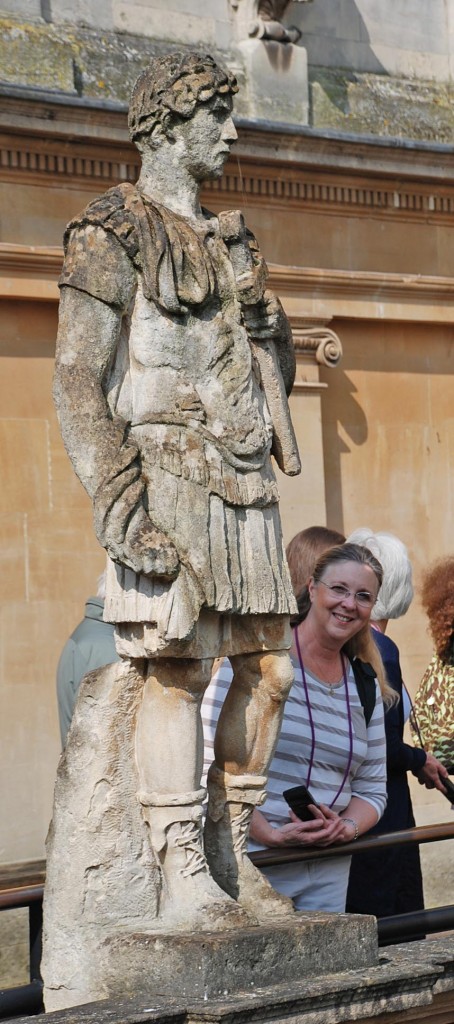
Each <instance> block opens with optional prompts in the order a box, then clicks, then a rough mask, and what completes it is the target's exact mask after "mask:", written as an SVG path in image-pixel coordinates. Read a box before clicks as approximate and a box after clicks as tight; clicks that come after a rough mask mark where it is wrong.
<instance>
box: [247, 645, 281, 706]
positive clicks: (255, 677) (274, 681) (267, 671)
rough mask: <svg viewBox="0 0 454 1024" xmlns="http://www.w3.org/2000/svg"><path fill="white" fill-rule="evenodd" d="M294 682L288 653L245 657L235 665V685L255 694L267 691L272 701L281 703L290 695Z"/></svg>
mask: <svg viewBox="0 0 454 1024" xmlns="http://www.w3.org/2000/svg"><path fill="white" fill-rule="evenodd" d="M293 680H294V669H293V665H292V662H291V660H290V655H289V654H288V652H287V651H276V652H272V653H270V654H265V655H253V656H249V657H243V659H242V660H241V662H240V663H239V664H237V665H235V675H234V685H235V688H236V690H237V691H238V690H241V689H243V690H244V691H246V692H249V693H253V691H254V690H257V689H260V690H261V691H262V693H263V691H266V692H267V693H268V695H269V697H270V698H271V700H272V701H275V702H277V703H281V702H282V701H285V700H286V699H287V697H288V695H289V692H290V689H291V686H292V683H293Z"/></svg>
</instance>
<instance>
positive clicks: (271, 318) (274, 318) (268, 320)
mask: <svg viewBox="0 0 454 1024" xmlns="http://www.w3.org/2000/svg"><path fill="white" fill-rule="evenodd" d="M242 314H243V321H244V325H245V327H246V330H247V332H248V334H249V335H250V336H251V338H253V339H254V341H268V340H270V339H273V341H279V339H280V337H281V336H282V334H283V333H284V332H285V323H286V317H285V313H284V311H283V309H282V306H281V303H280V302H279V299H276V297H275V296H274V295H271V296H269V297H267V296H265V298H264V299H263V301H262V302H258V303H257V304H256V305H254V306H246V305H244V306H242Z"/></svg>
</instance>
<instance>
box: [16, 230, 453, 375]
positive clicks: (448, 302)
mask: <svg viewBox="0 0 454 1024" xmlns="http://www.w3.org/2000/svg"><path fill="white" fill-rule="evenodd" d="M62 259H63V251H62V249H61V248H60V246H33V245H16V244H13V243H10V242H0V298H3V299H19V298H20V299H29V300H30V301H39V300H42V301H58V294H59V293H58V287H57V281H58V277H59V274H60V270H61V265H62ZM269 271H270V277H269V284H270V287H271V288H272V289H273V291H275V292H276V294H277V295H280V296H281V298H282V299H283V302H284V305H285V308H286V311H287V314H288V315H289V317H290V320H291V323H292V328H293V331H294V333H295V338H296V349H297V351H298V352H300V353H301V354H302V353H304V352H306V353H307V352H309V351H315V352H317V351H318V349H319V346H320V345H321V346H322V348H321V349H320V351H321V352H322V351H323V345H325V355H326V357H327V358H328V360H329V359H331V363H330V362H329V361H328V363H326V362H325V356H323V357H321V363H322V364H323V365H336V359H338V356H339V357H340V355H341V343H340V340H339V338H338V337H337V335H335V334H334V332H333V331H332V330H331V329H328V328H327V327H326V325H327V324H328V323H330V321H331V320H332V319H333V317H336V319H342V318H345V317H346V316H348V317H349V318H356V319H370V318H372V317H374V318H376V317H379V318H380V319H382V320H386V319H399V320H407V321H416V322H426V323H449V324H451V323H454V306H453V302H452V292H453V281H452V279H451V278H450V277H423V276H422V275H418V274H388V273H378V272H375V271H348V270H330V269H323V270H320V269H315V268H312V267H286V266H280V265H277V264H269ZM325 337H326V343H325V342H324V338H325ZM331 346H333V349H332V350H331ZM337 346H340V350H339V349H338V348H337ZM319 361H320V360H319Z"/></svg>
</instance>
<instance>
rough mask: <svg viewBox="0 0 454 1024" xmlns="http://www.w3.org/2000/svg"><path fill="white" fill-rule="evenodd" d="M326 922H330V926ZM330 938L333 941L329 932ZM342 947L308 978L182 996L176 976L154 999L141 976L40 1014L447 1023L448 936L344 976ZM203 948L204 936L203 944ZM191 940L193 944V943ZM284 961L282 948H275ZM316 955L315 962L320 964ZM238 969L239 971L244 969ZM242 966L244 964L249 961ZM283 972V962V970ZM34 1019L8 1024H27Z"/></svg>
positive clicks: (295, 1023)
mask: <svg viewBox="0 0 454 1024" xmlns="http://www.w3.org/2000/svg"><path fill="white" fill-rule="evenodd" d="M332 921H333V918H331V919H330V923H332ZM337 938H338V940H339V939H340V936H339V934H337ZM344 940H345V941H346V945H345V946H344V947H341V946H340V947H339V950H338V955H339V958H341V957H342V956H343V957H344V959H345V961H346V962H345V964H344V969H342V970H339V971H336V972H334V973H328V974H323V975H322V976H320V975H316V974H315V973H314V972H311V971H309V970H307V964H306V961H305V959H301V961H300V963H299V965H298V968H297V969H296V968H295V962H291V963H290V964H289V965H288V967H287V972H286V979H285V980H284V981H282V982H280V983H279V984H269V985H265V986H263V987H255V986H251V985H249V987H248V990H247V991H243V992H240V993H237V994H235V995H233V994H229V993H226V992H223V993H222V994H221V995H220V996H218V997H214V996H210V995H208V994H207V993H204V995H203V996H202V997H200V998H193V999H190V998H184V997H183V995H182V991H181V987H180V986H181V978H180V977H179V976H176V977H175V979H174V986H173V992H172V995H171V996H170V995H162V994H161V988H160V986H158V988H156V987H153V986H152V985H151V984H150V983H149V980H148V978H147V977H146V976H145V975H144V976H143V978H142V979H141V985H140V986H138V988H137V990H136V991H135V993H134V996H131V995H130V994H128V993H127V992H125V991H123V993H122V994H121V987H120V986H119V995H118V997H116V998H115V999H109V1000H101V1001H99V1002H92V1003H89V1004H84V1005H82V1006H76V1007H73V1008H72V1009H68V1010H61V1011H59V1012H55V1013H50V1014H47V1015H46V1024H341V1022H344V1024H346V1022H352V1021H356V1022H357V1024H364V1022H365V1021H371V1020H372V1021H373V1020H375V1019H378V1021H379V1022H381V1021H386V1024H404V1022H405V1024H421V1021H435V1020H437V1021H440V1022H441V1021H444V1022H447V1021H452V1020H454V938H445V939H439V940H432V941H426V942H412V943H408V944H402V945H399V946H389V947H387V948H386V950H382V951H381V955H380V958H379V962H378V963H377V964H376V965H375V966H372V967H367V966H363V967H362V968H360V969H358V970H350V969H348V966H347V960H348V956H349V953H350V949H349V944H348V937H347V934H345V935H344ZM203 943H205V936H204V938H203ZM195 944H196V940H194V945H195ZM282 953H283V955H284V956H285V950H284V949H282ZM322 953H323V951H322V949H320V957H321V958H322ZM245 966H246V965H245ZM249 966H250V962H249ZM283 971H284V972H285V964H283ZM35 1021H36V1018H35V1017H27V1018H21V1019H20V1020H19V1019H18V1020H17V1022H16V1024H34V1022H35Z"/></svg>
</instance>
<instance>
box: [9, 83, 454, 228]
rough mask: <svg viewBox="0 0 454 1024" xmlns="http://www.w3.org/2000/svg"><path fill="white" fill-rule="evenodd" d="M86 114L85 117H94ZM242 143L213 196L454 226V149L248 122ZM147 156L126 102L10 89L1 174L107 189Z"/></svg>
mask: <svg viewBox="0 0 454 1024" xmlns="http://www.w3.org/2000/svg"><path fill="white" fill-rule="evenodd" d="M84 118H85V120H84ZM238 128H239V141H238V144H237V146H236V147H235V150H234V152H233V154H232V158H231V159H230V160H229V161H228V163H227V165H226V170H225V174H224V176H223V177H222V179H220V180H219V181H213V182H209V183H206V185H205V187H204V195H205V197H206V199H207V201H208V202H212V203H214V204H216V205H217V207H218V208H220V206H221V204H227V205H230V204H238V205H239V206H241V207H244V205H245V201H246V202H247V205H248V206H249V207H250V208H251V207H260V206H263V205H264V204H266V206H267V207H268V208H274V209H286V210H289V209H290V210H292V209H295V210H299V209H304V210H307V211H321V212H323V213H334V214H336V215H339V214H344V215H346V216H351V215H352V213H353V214H354V215H355V216H365V217H369V216H370V215H371V214H373V215H376V216H379V217H380V218H392V219H394V220H396V219H397V220H406V221H408V220H409V221H416V222H418V221H419V222H421V221H423V222H427V221H429V222H431V223H442V224H452V223H453V220H454V160H453V152H454V150H453V147H451V146H444V147H438V150H437V152H435V150H433V151H432V150H430V148H428V147H425V148H424V147H420V148H419V149H418V148H417V147H413V148H411V147H408V146H407V147H405V146H402V147H398V146H396V145H391V144H385V143H384V141H383V140H379V141H377V140H375V141H373V142H371V141H370V140H369V141H365V140H361V139H358V140H355V141H353V140H351V139H348V138H347V137H345V138H343V139H342V138H326V137H323V136H320V135H317V134H316V133H314V132H311V130H310V129H308V130H307V132H306V133H304V131H296V132H292V131H285V130H284V129H282V131H279V128H278V126H274V128H273V126H271V127H270V126H269V127H268V128H267V129H266V130H265V129H264V128H263V129H261V128H260V125H255V126H254V125H252V124H251V123H246V122H244V123H243V122H241V119H240V120H239V121H238ZM139 167H140V158H139V154H138V153H137V151H136V149H135V147H134V146H133V145H132V144H131V143H130V142H129V139H128V134H127V127H126V108H125V109H124V110H120V109H118V110H111V109H109V110H99V109H95V108H89V109H87V110H84V109H83V108H81V107H80V106H77V107H73V106H70V105H67V106H65V105H64V104H63V103H60V104H57V103H56V102H54V103H53V104H52V103H50V102H49V103H46V102H45V101H44V100H40V101H36V102H33V103H31V102H27V101H26V100H25V99H21V98H20V97H16V98H11V97H5V96H2V111H1V113H0V181H5V182H21V183H25V184H30V185H37V184H40V185H42V184H47V185H50V186H52V185H54V184H58V185H59V186H60V187H61V186H62V185H64V187H65V188H69V189H71V188H77V189H79V188H80V187H81V186H82V187H83V188H84V189H87V187H88V188H89V190H90V191H92V190H93V192H96V193H99V192H102V191H103V190H105V189H107V188H109V187H110V186H111V185H112V184H115V183H117V182H120V181H134V180H135V179H136V178H137V176H138V172H139Z"/></svg>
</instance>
